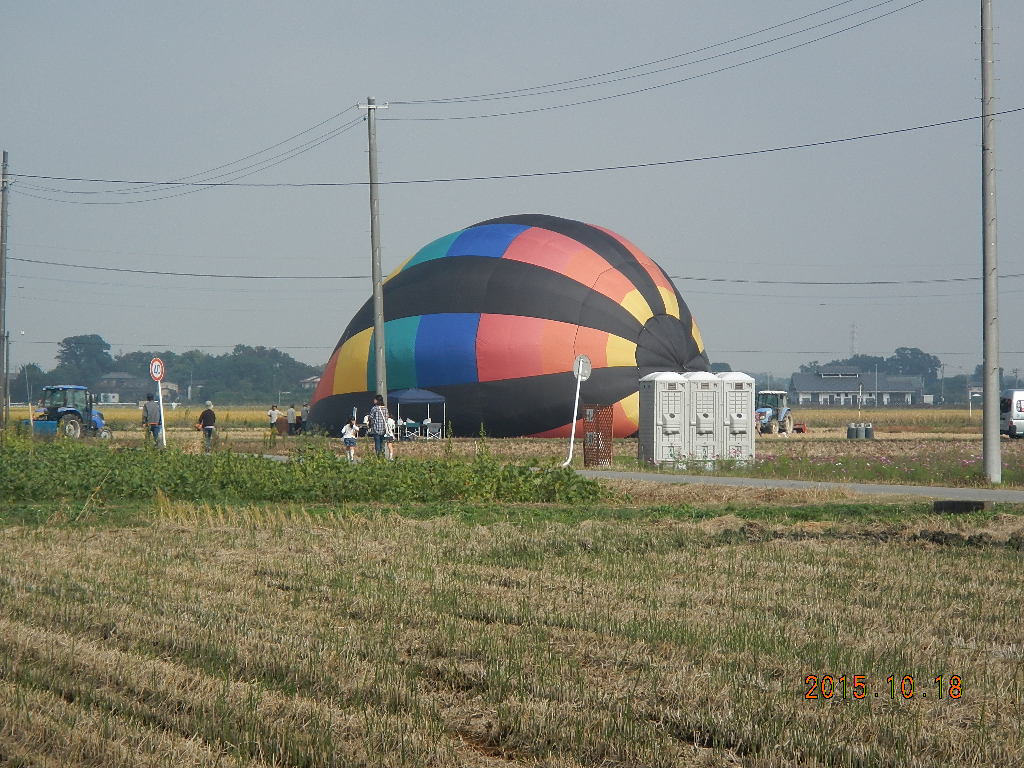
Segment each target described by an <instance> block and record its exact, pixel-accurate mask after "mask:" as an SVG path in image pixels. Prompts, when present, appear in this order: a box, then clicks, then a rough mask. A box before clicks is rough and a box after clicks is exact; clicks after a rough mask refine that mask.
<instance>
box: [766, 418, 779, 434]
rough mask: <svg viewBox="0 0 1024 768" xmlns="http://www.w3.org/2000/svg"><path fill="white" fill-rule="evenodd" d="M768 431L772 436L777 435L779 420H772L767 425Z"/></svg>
mask: <svg viewBox="0 0 1024 768" xmlns="http://www.w3.org/2000/svg"><path fill="white" fill-rule="evenodd" d="M768 431H769V432H771V433H772V434H773V435H777V434H779V420H778V419H772V420H771V421H770V422H769V423H768Z"/></svg>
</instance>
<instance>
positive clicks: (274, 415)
mask: <svg viewBox="0 0 1024 768" xmlns="http://www.w3.org/2000/svg"><path fill="white" fill-rule="evenodd" d="M280 418H281V412H280V411H279V410H277V403H275V404H274V405H272V406H270V410H269V411H267V419H269V420H270V428H271V429H272V430H274V429H277V420H278V419H280Z"/></svg>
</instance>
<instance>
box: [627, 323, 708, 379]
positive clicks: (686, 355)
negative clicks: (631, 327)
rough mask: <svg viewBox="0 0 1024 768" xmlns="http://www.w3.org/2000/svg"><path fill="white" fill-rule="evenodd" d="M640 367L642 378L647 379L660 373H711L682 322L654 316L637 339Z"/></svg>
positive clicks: (637, 361) (637, 357)
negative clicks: (707, 371) (706, 371)
mask: <svg viewBox="0 0 1024 768" xmlns="http://www.w3.org/2000/svg"><path fill="white" fill-rule="evenodd" d="M636 367H637V369H638V371H639V375H640V376H646V375H647V374H649V373H657V372H659V371H677V372H686V371H702V370H707V362H706V361H705V360H704V359H703V357H702V355H701V352H700V350H699V349H697V343H696V342H695V341H694V339H693V336H692V335H691V333H690V329H689V328H688V327H687V325H685V324H684V323H683V321H682V320H680V319H679V318H678V317H674V316H672V315H654V316H653V317H651V318H650V319H649V320H648V321H647V322H646V323H644V327H643V330H642V331H640V336H639V337H638V338H637V343H636Z"/></svg>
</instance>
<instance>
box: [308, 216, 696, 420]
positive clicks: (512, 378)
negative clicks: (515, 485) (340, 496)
mask: <svg viewBox="0 0 1024 768" xmlns="http://www.w3.org/2000/svg"><path fill="white" fill-rule="evenodd" d="M384 318H385V327H384V341H385V354H386V358H387V382H388V388H389V390H398V389H406V388H411V387H418V388H421V389H427V390H431V391H433V392H437V393H439V394H441V395H444V396H445V397H446V398H447V418H448V420H449V421H450V422H451V424H452V429H453V431H454V433H455V434H456V435H466V436H469V435H476V434H479V432H480V427H481V425H483V427H484V429H485V430H486V432H487V434H489V435H493V436H495V437H513V436H523V435H528V436H535V437H554V436H562V435H568V433H569V427H570V425H571V414H572V403H573V396H574V393H575V385H576V380H575V378H574V377H573V373H572V364H573V360H574V359H575V358H576V356H577V355H580V354H586V355H587V356H588V357H590V360H591V362H592V364H593V373H592V375H591V377H590V378H589V379H588V380H587V381H585V382H583V385H582V388H581V393H580V401H581V402H585V403H596V404H601V405H612V406H614V430H615V435H616V436H618V437H624V436H627V435H631V434H633V433H634V432H636V430H637V423H638V407H639V395H638V391H639V385H638V380H639V378H640V377H641V376H645V375H647V374H648V373H653V372H655V371H683V372H685V371H706V370H707V369H708V358H707V355H706V354H705V352H704V345H703V342H702V341H701V337H700V331H698V330H697V325H696V323H694V321H693V318H692V317H691V315H690V311H689V310H688V309H687V307H686V305H685V304H684V303H683V300H682V298H681V297H680V295H679V292H678V291H677V290H676V288H675V286H674V285H673V284H672V281H671V280H670V279H669V278H668V275H666V274H665V272H664V271H663V270H662V269H661V268H660V267H659V266H658V265H657V264H655V263H654V262H653V261H652V260H651V259H649V258H648V257H647V256H646V255H645V254H644V253H643V252H642V251H641V250H640V249H639V248H637V247H636V246H635V245H633V244H632V243H631V242H629V241H628V240H626V239H625V238H624V237H621V236H620V235H617V234H615V233H614V232H612V231H610V230H608V229H604V228H602V227H597V226H593V225H590V224H584V223H583V222H579V221H571V220H569V219H562V218H558V217H556V216H547V215H542V214H522V215H517V216H506V217H503V218H499V219H491V220H490V221H484V222H481V223H479V224H475V225H473V226H471V227H468V228H466V229H462V230H459V231H458V232H453V233H452V234H450V235H445V236H444V237H442V238H439V239H438V240H435V241H434V242H432V243H430V244H429V245H427V246H425V247H424V248H422V249H421V250H420V251H419V252H417V253H416V255H414V256H413V257H412V258H410V259H409V260H407V261H406V262H405V263H404V264H402V266H400V267H399V268H398V269H397V270H395V271H394V272H393V273H391V275H390V276H388V278H387V280H386V281H385V282H384ZM375 371H376V362H375V355H374V348H373V301H372V299H370V300H368V301H367V302H366V304H364V305H363V307H362V308H361V309H360V310H359V311H358V312H357V313H356V315H355V317H353V318H352V322H350V323H349V325H348V328H346V329H345V333H344V334H342V337H341V340H340V341H339V342H338V345H337V347H336V348H335V350H334V353H333V354H332V355H331V359H330V360H329V361H328V363H327V366H326V367H325V369H324V372H323V375H322V377H321V379H320V384H319V386H318V387H317V389H316V392H315V394H314V397H313V409H312V414H311V418H312V421H313V422H314V423H315V424H318V425H320V426H322V427H325V428H327V429H328V430H330V431H331V432H335V431H336V430H337V429H339V428H340V427H341V425H342V424H344V423H345V421H346V420H347V419H348V418H349V417H350V416H351V415H352V409H353V407H355V408H357V409H358V411H359V413H364V412H365V411H366V410H367V409H368V408H369V405H370V401H371V400H372V398H373V392H374V390H375V386H376V385H375V380H376V374H375Z"/></svg>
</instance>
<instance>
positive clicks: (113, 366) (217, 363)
mask: <svg viewBox="0 0 1024 768" xmlns="http://www.w3.org/2000/svg"><path fill="white" fill-rule="evenodd" d="M56 357H57V365H56V366H55V367H54V368H53V369H52V370H49V371H44V370H43V369H42V368H41V367H40V366H38V365H36V364H35V363H29V364H28V365H23V366H22V367H21V368H20V369H18V370H17V371H16V372H13V379H12V381H11V395H12V399H15V400H20V399H27V398H28V396H29V392H31V393H32V394H33V396H36V393H37V392H38V391H39V389H40V388H41V387H43V386H46V385H47V384H83V385H85V386H87V387H89V388H90V389H92V390H93V391H94V392H98V391H100V390H99V389H97V387H98V385H99V384H100V377H102V376H103V375H105V374H108V373H111V372H114V371H117V372H123V373H127V374H130V375H132V376H136V377H138V378H140V379H143V380H145V381H147V382H151V379H150V376H149V361H150V360H152V359H153V358H154V357H159V358H160V359H161V360H163V361H164V365H165V366H166V368H167V377H166V378H167V380H168V381H173V382H174V383H175V384H177V385H178V386H179V387H180V391H181V393H182V397H183V398H184V396H185V392H186V391H187V388H188V387H189V385H190V384H191V385H192V389H193V400H206V399H211V400H216V401H219V402H222V403H254V402H259V403H264V402H267V403H269V402H275V401H276V400H277V396H278V393H279V392H282V391H287V392H290V393H291V398H292V400H294V401H295V402H298V401H300V400H302V399H304V397H305V399H308V397H309V394H311V393H300V390H299V382H300V381H301V380H302V379H305V378H308V377H310V376H315V375H317V374H319V373H320V369H319V368H316V367H314V366H311V365H306V364H305V363H301V362H299V361H298V360H296V359H295V358H293V357H292V356H291V355H288V354H287V353H285V352H282V351H281V350H279V349H273V348H268V347H249V346H246V345H244V344H239V345H237V346H235V348H234V349H232V350H231V351H230V352H227V353H225V354H222V355H210V354H207V353H206V352H202V351H199V350H190V351H188V352H182V353H180V354H179V353H177V352H171V351H161V352H158V351H138V352H126V353H124V354H121V355H114V356H112V355H111V354H110V344H108V343H107V342H106V341H104V340H103V337H102V336H98V335H96V334H88V335H84V336H68V337H67V338H65V339H63V340H62V341H61V342H60V343H59V344H58V346H57V356H56ZM153 386H154V387H155V386H156V385H155V384H154V385H153ZM154 391H155V389H154ZM23 393H24V394H23Z"/></svg>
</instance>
